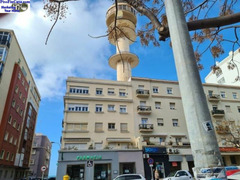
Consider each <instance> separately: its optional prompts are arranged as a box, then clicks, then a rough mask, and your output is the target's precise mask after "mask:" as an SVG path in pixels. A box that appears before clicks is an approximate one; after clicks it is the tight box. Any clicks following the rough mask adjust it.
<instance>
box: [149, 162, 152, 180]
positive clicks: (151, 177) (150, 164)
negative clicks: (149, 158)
mask: <svg viewBox="0 0 240 180" xmlns="http://www.w3.org/2000/svg"><path fill="white" fill-rule="evenodd" d="M149 166H150V168H151V180H153V169H152V167H153V165H152V164H150V165H149Z"/></svg>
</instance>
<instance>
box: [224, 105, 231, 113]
mask: <svg viewBox="0 0 240 180" xmlns="http://www.w3.org/2000/svg"><path fill="white" fill-rule="evenodd" d="M225 108H226V112H228V113H230V112H232V111H231V106H229V105H226V106H225Z"/></svg>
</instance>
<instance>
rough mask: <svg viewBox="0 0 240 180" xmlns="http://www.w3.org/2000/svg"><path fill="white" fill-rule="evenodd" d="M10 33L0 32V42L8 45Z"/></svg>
mask: <svg viewBox="0 0 240 180" xmlns="http://www.w3.org/2000/svg"><path fill="white" fill-rule="evenodd" d="M10 40H11V34H10V33H9V32H3V31H2V32H0V44H1V45H6V46H7V47H8V48H9V46H10Z"/></svg>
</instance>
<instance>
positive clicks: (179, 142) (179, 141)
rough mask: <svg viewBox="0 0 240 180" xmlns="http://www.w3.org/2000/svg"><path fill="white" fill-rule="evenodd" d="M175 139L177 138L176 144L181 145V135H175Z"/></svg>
mask: <svg viewBox="0 0 240 180" xmlns="http://www.w3.org/2000/svg"><path fill="white" fill-rule="evenodd" d="M175 140H176V144H177V145H180V144H181V142H182V138H181V137H175Z"/></svg>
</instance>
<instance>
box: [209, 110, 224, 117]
mask: <svg viewBox="0 0 240 180" xmlns="http://www.w3.org/2000/svg"><path fill="white" fill-rule="evenodd" d="M224 114H225V113H224V110H220V109H215V110H212V116H213V117H223V116H224Z"/></svg>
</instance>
